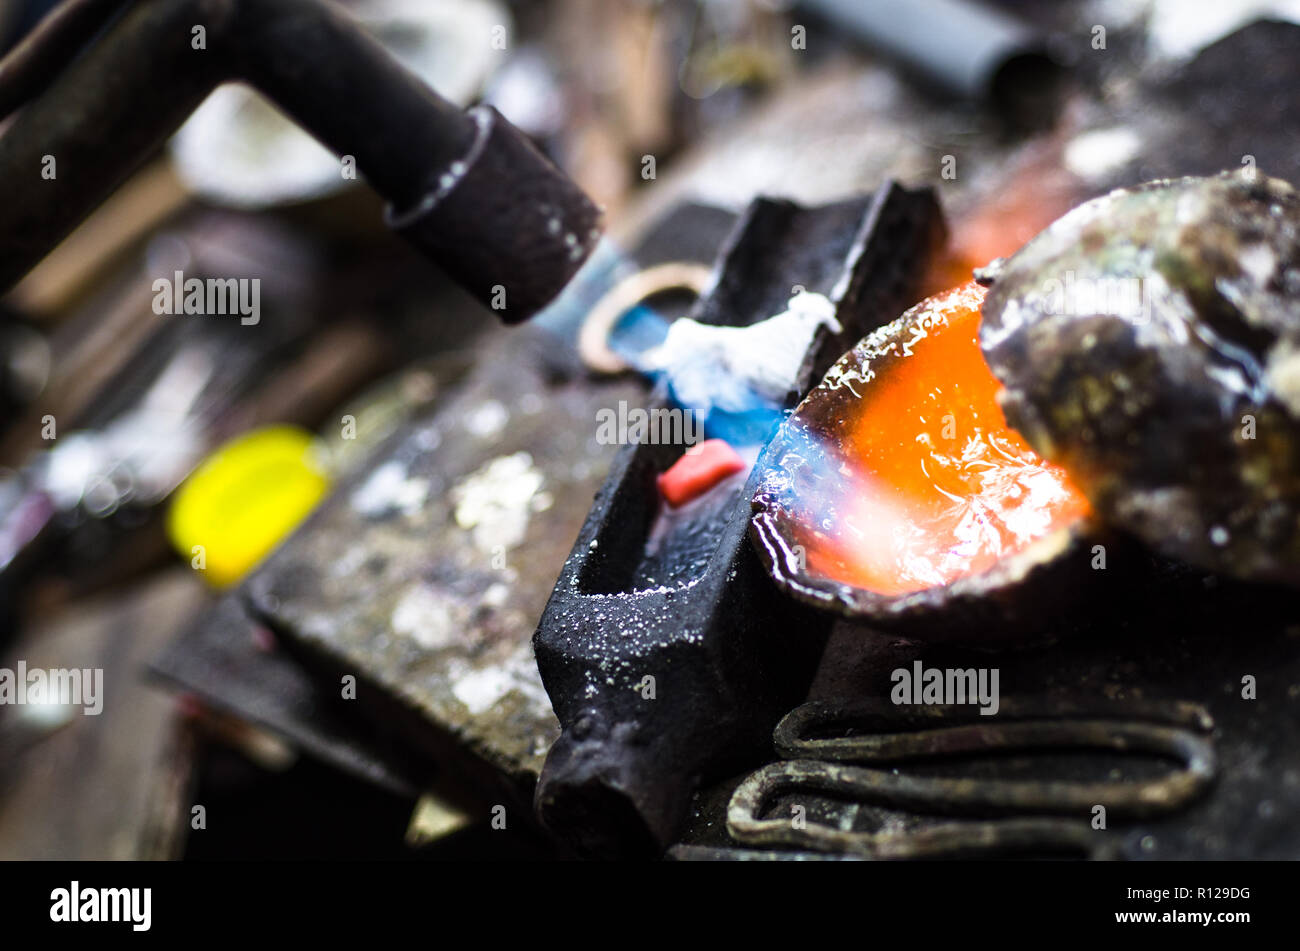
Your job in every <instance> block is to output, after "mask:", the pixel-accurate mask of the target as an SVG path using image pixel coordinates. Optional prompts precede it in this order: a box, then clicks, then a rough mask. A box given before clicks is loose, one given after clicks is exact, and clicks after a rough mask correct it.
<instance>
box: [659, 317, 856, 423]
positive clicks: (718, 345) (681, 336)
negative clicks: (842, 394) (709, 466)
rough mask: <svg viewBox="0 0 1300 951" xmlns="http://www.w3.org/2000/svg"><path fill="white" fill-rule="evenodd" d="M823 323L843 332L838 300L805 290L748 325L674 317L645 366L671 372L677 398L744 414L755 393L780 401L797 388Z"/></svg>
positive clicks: (705, 409) (762, 398)
mask: <svg viewBox="0 0 1300 951" xmlns="http://www.w3.org/2000/svg"><path fill="white" fill-rule="evenodd" d="M821 327H829V328H830V329H831V330H832V331H834V332H836V333H839V332H840V330H841V327H840V324H839V321H837V320H836V319H835V305H834V304H832V303H831V302H830V300H828V299H827V298H826V297H825V296H824V295H822V294H813V293H809V292H807V291H800V292H799V293H798V294H796V295H795V296H794V297H792V298H790V303H789V304H788V305H787V308H786V309H785V310H783V311H782V312H781V313H779V314H776V315H775V316H773V317H769V318H767V320H762V321H759V322H758V323H756V324H752V325H751V326H749V327H714V326H711V325H708V324H701V323H697V322H695V321H694V320H690V319H686V318H683V319H681V320H676V321H673V323H672V324H671V325H670V326H669V328H668V336H667V337H665V338H664V342H663V343H661V344H660V345H659V346H658V347H655V348H654V349H653V350H650V351H648V352H647V353H646V354H645V357H644V360H645V369H647V370H649V371H651V372H663V373H666V374H667V375H668V378H669V380H670V381H671V383H672V386H673V392H674V394H675V395H676V397H677V399H678V401H679V402H680V403H682V405H684V406H688V407H690V408H691V409H694V410H696V411H697V412H700V413H703V414H705V415H707V414H708V413H709V411H710V410H712V409H713V408H714V407H717V408H719V409H722V410H725V411H728V412H734V413H743V412H746V411H748V410H751V409H755V408H756V400H755V397H757V398H758V400H759V401H762V402H765V403H767V404H769V405H776V404H779V403H780V401H781V400H783V399H784V398H785V396H786V394H787V393H789V392H790V391H791V390H792V389H794V388H795V385H796V383H797V382H798V380H797V379H796V378H797V377H798V374H799V368H800V366H801V365H802V363H803V359H804V354H805V353H806V352H807V350H808V346H809V344H811V343H812V340H813V335H814V334H816V332H817V330H818V329H819V328H821Z"/></svg>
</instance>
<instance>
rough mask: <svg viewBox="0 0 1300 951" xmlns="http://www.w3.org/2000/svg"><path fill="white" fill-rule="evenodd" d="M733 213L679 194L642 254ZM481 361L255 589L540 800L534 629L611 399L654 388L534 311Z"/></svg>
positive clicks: (405, 715)
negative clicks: (560, 337) (536, 791)
mask: <svg viewBox="0 0 1300 951" xmlns="http://www.w3.org/2000/svg"><path fill="white" fill-rule="evenodd" d="M732 220H733V217H732V215H731V214H730V213H728V212H724V211H720V210H718V209H713V208H706V207H703V206H693V205H685V206H681V207H680V208H679V209H677V210H676V211H675V212H673V213H671V214H670V215H668V216H667V217H666V218H665V219H663V220H662V221H661V222H659V223H657V224H656V225H654V226H652V227H651V228H650V229H649V230H648V231H647V232H646V234H645V236H644V237H643V239H642V240H641V242H640V243H639V246H638V248H637V250H636V253H635V258H636V260H637V261H638V262H640V263H641V264H642V265H646V266H648V265H650V264H654V263H658V262H660V261H664V260H696V261H710V260H712V257H713V254H714V252H715V250H716V247H717V245H718V243H719V242H720V241H721V239H722V237H723V236H724V235H725V234H726V232H727V231H728V230H729V228H730V226H731V223H732ZM477 358H478V359H477V363H476V366H475V368H474V369H473V370H472V371H471V372H470V373H469V374H468V376H467V377H466V379H465V380H464V382H463V384H462V385H461V386H460V387H459V388H458V389H457V390H456V391H455V392H454V393H452V394H450V395H449V396H448V397H447V398H446V399H445V400H443V401H442V402H441V403H440V404H439V405H438V407H437V408H436V409H435V410H434V411H433V412H431V413H429V414H428V415H426V416H425V417H423V418H421V419H418V420H416V421H414V422H413V423H411V424H409V425H407V426H406V427H405V428H404V429H402V430H401V431H400V432H399V433H397V434H396V435H395V436H394V437H393V438H392V439H391V440H390V441H389V442H388V443H387V444H386V445H385V446H384V447H383V448H382V449H381V450H380V451H379V452H378V453H377V455H376V457H375V458H374V459H372V460H371V461H370V463H369V464H368V465H367V467H366V471H365V472H364V473H362V474H360V475H359V476H358V477H356V478H354V479H352V480H350V481H349V482H348V483H347V484H346V485H343V486H341V487H340V488H339V489H338V490H336V491H335V492H334V493H333V494H332V495H331V497H330V498H329V500H327V501H326V503H325V504H324V505H323V506H322V507H321V508H320V509H319V510H318V511H317V512H316V513H315V514H314V515H313V516H312V518H311V519H310V520H309V521H308V523H307V524H306V525H305V526H304V527H303V528H302V529H300V530H299V531H298V532H297V533H296V534H295V535H294V537H293V538H292V539H291V540H290V541H289V542H288V543H286V544H285V545H284V546H283V547H282V548H281V549H280V550H279V551H278V552H277V553H276V554H275V555H274V556H272V558H271V559H269V560H268V561H267V563H266V564H265V565H264V566H263V567H262V568H260V569H259V570H258V571H257V572H256V573H255V575H254V576H252V577H251V578H250V579H249V580H248V581H247V582H246V583H245V584H244V586H243V590H242V595H243V597H244V598H245V600H246V602H247V604H248V606H249V609H250V612H251V613H252V614H253V615H254V616H255V617H257V618H258V619H260V620H261V621H262V622H263V623H265V624H267V625H268V626H269V627H271V628H272V629H273V630H274V631H276V633H277V634H279V635H280V638H281V641H282V643H283V644H284V645H285V647H286V648H287V649H288V650H290V651H291V652H294V653H296V654H297V655H298V656H299V657H300V659H302V660H304V661H305V662H306V663H307V664H308V666H310V667H311V668H312V669H313V670H314V671H315V672H316V673H317V675H318V676H320V677H322V678H323V680H324V681H325V682H329V681H331V680H332V681H333V684H338V683H339V678H341V677H342V676H344V675H347V674H351V675H353V676H355V677H356V678H357V681H358V696H357V705H358V708H359V709H360V710H362V711H364V712H365V713H366V714H367V715H369V716H370V717H371V718H372V719H373V720H376V721H377V722H378V723H379V724H380V725H381V727H383V728H385V729H387V730H389V731H392V732H393V733H394V734H395V735H398V736H400V737H402V738H403V739H404V740H406V741H407V742H411V743H413V744H414V745H415V746H416V747H417V748H418V749H419V750H421V751H422V752H423V753H424V754H426V755H429V756H431V757H432V758H434V759H435V760H437V761H438V762H439V764H440V765H443V766H454V767H455V768H456V769H457V770H460V771H461V772H462V773H463V775H464V778H465V779H466V781H467V782H468V783H469V785H471V786H473V787H476V788H477V789H478V790H479V791H480V792H484V791H494V792H495V791H501V792H504V794H506V795H508V796H511V797H513V801H514V802H516V803H518V804H520V805H526V806H527V808H528V810H529V811H530V812H531V794H532V787H533V785H534V783H535V781H536V777H537V774H538V772H539V770H540V768H541V764H542V760H543V758H544V756H545V753H546V751H547V750H548V749H549V747H550V744H551V742H552V741H553V740H554V738H555V737H556V736H557V735H558V732H559V727H558V724H557V722H556V719H555V715H554V713H553V712H552V710H551V704H550V701H549V699H548V698H547V696H546V692H545V690H544V689H543V688H542V684H541V680H540V678H539V676H538V673H537V665H536V662H535V660H534V658H533V651H532V646H531V638H532V634H533V631H534V629H535V627H536V624H537V619H538V617H539V616H540V615H541V613H542V609H543V607H545V605H546V600H547V598H548V597H549V596H550V594H551V589H552V587H553V586H554V584H555V579H556V577H557V576H558V575H559V573H560V569H561V567H562V565H563V564H564V561H565V559H566V558H567V557H568V555H569V550H570V548H571V546H572V544H573V539H574V538H575V537H576V536H577V534H578V531H579V529H580V528H581V526H582V523H583V520H584V518H585V517H586V514H587V511H588V509H589V508H590V506H591V500H592V498H593V497H594V495H595V494H596V491H597V489H598V488H599V487H600V485H601V483H602V481H603V479H604V477H605V474H606V472H607V470H608V468H609V464H610V462H611V460H612V459H613V457H614V454H615V453H616V451H617V450H618V448H619V447H618V446H615V445H603V444H601V443H600V442H598V441H597V413H598V411H600V410H609V409H614V410H617V408H618V406H619V404H620V402H625V403H626V404H627V406H629V407H634V406H639V405H641V404H642V403H643V402H644V400H645V392H646V391H645V387H644V385H643V384H642V383H641V382H640V381H639V380H634V379H631V378H628V377H623V378H618V379H606V380H592V379H590V378H589V377H587V376H586V375H585V374H583V373H582V372H581V370H580V369H579V368H577V367H576V365H575V364H574V362H573V360H574V358H573V357H572V355H571V354H570V353H568V352H567V350H566V348H565V347H563V346H561V345H560V344H559V343H558V342H557V340H556V339H555V338H554V337H553V336H551V335H550V333H549V332H548V331H547V330H544V329H542V328H540V327H536V326H525V327H521V328H515V329H511V330H508V331H493V332H492V333H491V334H490V335H489V337H488V340H487V342H486V343H484V344H483V345H481V348H480V350H479V352H478V354H477Z"/></svg>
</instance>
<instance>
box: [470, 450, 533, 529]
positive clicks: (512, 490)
mask: <svg viewBox="0 0 1300 951" xmlns="http://www.w3.org/2000/svg"><path fill="white" fill-rule="evenodd" d="M543 481H544V479H543V477H542V474H541V472H539V471H538V470H537V468H536V467H535V466H534V465H533V457H532V456H530V455H529V454H528V453H526V452H517V453H515V454H514V455H510V456H498V457H497V458H496V459H493V460H492V461H491V462H489V463H488V464H487V465H485V466H483V467H482V468H481V469H479V470H478V471H476V472H474V473H472V474H470V475H468V476H466V477H465V478H464V479H462V480H461V481H460V482H459V483H458V484H457V485H456V486H455V487H454V488H453V489H452V490H451V497H452V501H453V502H454V503H455V505H456V512H455V517H456V524H457V525H459V526H460V527H461V528H463V529H466V530H468V531H470V532H472V533H473V539H474V544H475V545H477V546H478V547H479V549H481V550H482V551H486V552H491V551H493V550H495V549H496V548H497V547H498V546H499V547H501V548H507V549H508V548H513V547H514V546H516V545H518V544H519V543H520V542H521V541H523V540H524V535H525V534H526V533H527V531H528V518H529V515H530V514H531V513H532V512H533V511H534V510H535V508H536V506H535V505H534V499H533V497H534V496H535V495H536V494H537V492H538V490H539V489H540V488H541V487H542V483H543Z"/></svg>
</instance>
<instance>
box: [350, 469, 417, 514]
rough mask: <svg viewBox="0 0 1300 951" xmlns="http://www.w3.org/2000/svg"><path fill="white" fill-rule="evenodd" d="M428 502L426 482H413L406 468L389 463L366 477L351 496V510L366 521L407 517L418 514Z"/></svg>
mask: <svg viewBox="0 0 1300 951" xmlns="http://www.w3.org/2000/svg"><path fill="white" fill-rule="evenodd" d="M428 498H429V481H428V480H427V479H413V478H411V476H410V474H409V473H408V472H407V470H406V466H404V465H403V464H402V463H400V462H398V461H396V460H393V461H391V462H386V463H384V464H383V465H382V466H380V467H379V468H378V469H376V470H375V471H374V472H372V473H371V474H370V478H368V479H366V481H365V482H363V483H361V485H359V486H358V487H357V488H356V489H354V490H353V492H352V498H351V501H352V507H353V508H354V509H356V510H357V511H358V512H360V513H361V514H362V515H365V516H367V517H370V518H374V517H376V516H379V515H386V514H388V513H389V512H394V511H396V512H401V513H402V514H403V515H411V514H413V513H415V512H418V511H419V510H420V507H421V506H423V505H424V503H425V501H427V500H428Z"/></svg>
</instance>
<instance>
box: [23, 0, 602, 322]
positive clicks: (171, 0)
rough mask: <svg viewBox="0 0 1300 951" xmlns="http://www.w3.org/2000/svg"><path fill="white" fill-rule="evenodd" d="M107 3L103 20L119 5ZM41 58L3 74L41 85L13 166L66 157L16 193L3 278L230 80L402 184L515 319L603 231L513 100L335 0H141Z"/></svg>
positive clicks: (542, 297) (54, 32) (417, 234)
mask: <svg viewBox="0 0 1300 951" xmlns="http://www.w3.org/2000/svg"><path fill="white" fill-rule="evenodd" d="M78 2H79V4H80V5H81V6H84V7H85V8H86V9H88V10H89V9H91V7H92V5H91V4H88V3H86V0H78ZM93 10H94V11H95V12H97V13H98V15H99V16H100V19H101V21H102V20H103V19H107V16H108V14H109V13H111V12H112V10H113V5H108V4H94V5H93ZM89 15H90V14H89V13H88V14H87V16H89ZM65 18H66V15H65ZM200 30H201V31H202V33H201V35H200ZM83 36H84V31H83V30H81V29H76V30H72V29H50V30H39V28H38V32H37V33H36V34H35V38H34V39H33V40H32V41H31V43H30V44H28V45H25V46H20V47H19V48H18V50H17V51H16V52H15V53H14V54H13V55H14V56H16V57H18V58H19V60H20V63H19V66H21V65H22V63H24V62H28V61H32V60H39V61H41V62H48V61H49V60H50V59H51V58H52V57H54V56H58V55H62V54H69V53H73V52H75V50H76V48H77V45H78V44H77V42H76V41H77V40H79V39H81V38H83ZM37 72H38V80H39V81H38V80H33V79H31V78H30V77H31V76H32V71H31V70H26V69H22V68H15V67H10V68H7V69H6V70H5V71H4V73H3V74H0V76H2V75H7V76H8V77H9V80H10V82H11V84H12V85H11V87H10V89H9V90H8V91H6V90H5V89H3V88H0V101H8V102H9V103H10V105H11V106H14V105H17V104H18V103H20V102H22V100H23V99H24V98H27V97H34V98H30V99H29V101H27V102H26V103H25V105H24V108H23V109H22V110H21V111H20V112H19V114H18V115H17V116H16V117H15V119H14V120H13V123H12V124H11V125H10V127H9V128H8V129H7V130H6V131H5V134H4V135H3V136H0V178H2V179H3V180H6V181H13V182H19V181H25V180H27V179H28V178H33V177H34V176H39V175H40V173H41V170H42V169H43V168H48V163H47V162H46V161H45V157H46V156H54V157H55V160H56V162H57V163H58V166H56V174H55V175H54V177H52V178H50V177H46V178H45V179H44V180H41V179H39V178H34V179H33V185H35V186H39V187H32V188H22V189H15V190H14V191H13V192H12V193H11V196H10V200H8V201H6V202H5V204H4V206H3V208H0V262H2V263H0V288H3V289H8V288H9V287H11V286H12V285H13V284H14V282H15V281H16V280H17V279H18V278H20V277H21V276H22V275H23V274H25V273H26V272H27V271H28V270H29V269H30V268H31V267H32V266H33V265H34V264H36V262H37V261H39V260H40V259H41V258H42V257H44V256H45V254H46V253H47V252H48V251H49V250H50V249H51V248H52V247H53V246H54V245H55V243H57V242H58V241H59V240H61V239H62V238H63V237H64V236H66V235H67V233H68V232H69V231H71V230H72V228H73V227H75V226H76V224H77V223H78V222H79V221H80V220H81V219H82V218H84V217H85V216H86V215H87V214H88V213H89V212H90V211H91V210H93V209H94V208H95V207H96V206H97V205H98V204H99V203H100V202H101V201H103V200H104V199H105V198H106V197H107V196H108V194H109V193H110V192H111V191H112V190H113V189H114V188H116V187H117V186H118V185H119V184H120V183H121V182H122V181H123V179H125V178H126V177H127V175H129V174H130V173H131V172H132V171H133V170H134V169H135V168H137V167H138V166H139V165H140V164H141V162H142V161H143V160H144V159H145V158H146V157H147V156H148V155H149V153H150V152H151V151H152V150H153V149H154V148H156V147H157V146H158V145H159V144H160V143H161V142H162V140H163V139H164V138H165V137H166V136H168V135H170V134H171V133H172V132H173V131H175V129H176V127H177V126H178V125H179V124H180V123H181V121H182V120H184V119H185V118H186V117H187V116H188V115H189V114H190V113H191V112H192V111H193V110H194V108H195V107H196V106H197V105H198V104H199V102H200V101H201V100H202V99H203V98H204V97H205V96H206V95H207V94H208V93H209V92H211V90H212V89H213V88H214V87H215V86H217V85H218V84H220V83H223V82H227V81H230V80H242V81H244V82H247V83H249V84H251V85H252V86H254V87H255V88H257V89H258V90H259V91H261V92H262V93H264V94H265V95H267V96H268V97H269V98H270V99H271V100H272V101H273V102H275V103H276V104H277V105H278V106H279V107H280V108H281V109H283V110H284V111H285V112H286V113H288V114H289V115H290V116H292V117H293V118H294V119H295V120H296V121H297V122H299V123H300V124H301V125H303V126H304V127H305V128H307V129H308V130H310V131H311V133H312V134H313V135H314V136H315V137H316V138H317V139H319V140H320V141H321V142H323V143H324V144H325V145H326V146H327V147H328V148H330V149H331V150H332V151H334V152H335V153H336V154H337V155H339V156H341V157H345V159H346V158H351V159H352V161H353V163H354V164H355V170H356V173H357V174H359V175H361V176H364V178H365V179H366V180H367V181H368V182H369V183H370V184H371V185H372V186H373V187H374V188H375V189H376V190H377V191H379V192H380V193H381V194H382V195H383V196H384V197H385V198H386V199H387V200H388V202H389V210H388V212H387V220H388V222H389V224H390V225H391V226H392V227H393V228H395V229H396V230H398V231H399V232H401V233H402V234H404V235H405V236H406V237H407V238H409V239H410V240H411V241H412V242H413V243H414V244H415V246H416V247H418V248H420V249H421V250H422V251H424V253H426V254H427V255H429V256H430V257H431V258H432V259H433V260H434V261H436V262H437V263H438V264H439V265H440V266H441V267H442V268H444V269H445V270H446V271H447V272H448V273H449V274H450V275H451V276H452V277H453V278H454V279H455V280H456V281H457V282H458V283H460V284H461V285H463V286H464V287H466V288H467V289H468V290H470V291H471V293H474V294H475V295H476V296H477V297H478V298H479V299H480V300H481V301H482V302H483V303H485V304H487V305H489V306H490V307H492V308H493V309H494V310H496V311H497V313H498V314H499V315H500V316H501V317H502V318H503V319H505V320H507V321H519V320H524V319H526V318H528V317H530V316H531V315H532V314H533V313H535V312H536V311H537V310H538V309H540V308H541V307H542V306H544V305H545V304H546V303H548V302H549V301H550V300H551V299H552V298H554V297H555V295H556V294H557V293H558V292H559V291H560V289H561V288H562V287H564V285H565V284H566V283H567V282H568V280H569V278H570V277H572V276H573V274H574V273H575V272H576V271H577V270H578V268H579V267H580V266H581V264H582V262H583V261H584V260H585V259H586V257H587V255H588V254H589V253H590V251H591V249H592V248H593V247H594V246H595V244H596V241H597V239H598V237H599V227H600V214H599V212H598V210H597V209H596V207H595V206H594V205H593V204H592V203H591V201H590V200H589V199H588V198H587V197H586V195H584V194H583V193H582V191H581V190H580V189H579V188H578V187H577V186H576V185H574V184H573V183H572V182H571V181H569V179H568V178H566V177H565V176H564V174H563V173H561V172H560V171H559V170H558V169H556V168H555V166H554V165H552V164H551V163H550V162H549V161H548V160H547V159H546V158H545V157H544V156H542V154H541V153H540V152H538V151H537V149H536V148H535V147H534V146H533V145H532V144H531V143H530V142H529V141H528V139H527V138H526V137H525V136H524V135H523V134H522V133H520V132H519V131H518V130H516V129H515V128H514V127H513V126H511V125H510V123H509V122H507V121H506V120H505V119H504V118H502V116H501V115H500V113H498V112H497V111H496V110H495V109H493V108H491V107H477V108H475V109H473V110H470V111H469V112H463V111H461V110H460V109H459V108H457V107H456V106H455V105H453V104H452V103H450V102H448V101H447V100H445V99H443V98H442V97H441V96H439V95H438V94H437V93H435V92H434V91H433V90H431V89H429V88H428V87H427V86H426V85H424V83H423V82H421V80H420V79H419V78H418V77H416V76H415V75H413V74H412V73H411V72H410V71H409V70H408V69H407V68H406V67H404V66H402V65H401V64H400V63H398V62H397V61H396V60H395V59H394V58H393V57H392V56H391V55H390V54H389V53H388V52H387V51H385V50H384V48H383V47H382V46H381V45H380V44H379V43H378V42H376V41H375V40H374V39H373V38H371V37H370V36H369V35H368V34H366V33H364V32H363V31H362V30H360V29H359V28H358V26H357V24H356V23H355V21H353V20H352V19H350V18H349V17H348V16H347V15H346V14H344V13H343V12H342V11H341V10H340V9H339V8H338V7H336V6H335V5H334V4H332V3H329V2H326V0H237V2H234V3H229V4H225V5H223V6H222V7H220V8H219V13H218V14H216V15H214V14H213V13H212V12H210V11H209V10H208V8H207V6H206V5H205V4H204V3H203V2H202V0H138V2H133V3H130V4H128V6H127V9H126V10H125V12H124V13H123V14H122V15H121V16H120V17H119V18H117V19H116V20H115V21H114V22H113V23H112V25H111V26H109V27H108V28H107V29H106V30H105V32H104V33H103V35H101V36H99V37H98V38H97V39H96V40H95V41H94V42H93V43H92V44H91V45H90V47H89V48H88V49H87V50H85V52H84V53H83V54H82V55H81V56H79V57H78V58H76V59H75V60H74V61H73V62H72V63H71V65H69V66H68V67H66V68H65V69H64V70H62V71H61V72H60V73H59V74H58V75H57V76H54V77H50V76H48V75H46V73H45V71H37ZM108 77H112V82H108V81H106V80H107V78H108ZM44 82H48V85H47V86H45V88H43V89H42V88H41V86H42V84H43V83H44ZM15 86H17V87H18V88H16V89H15V88H14V87H15ZM106 141H112V142H113V143H114V145H113V148H111V149H105V148H103V143H104V142H106ZM346 165H347V163H346V161H345V162H343V163H342V164H341V165H340V176H342V175H343V173H344V170H345V168H346ZM58 167H61V168H62V172H61V173H58V172H57V168H58Z"/></svg>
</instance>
